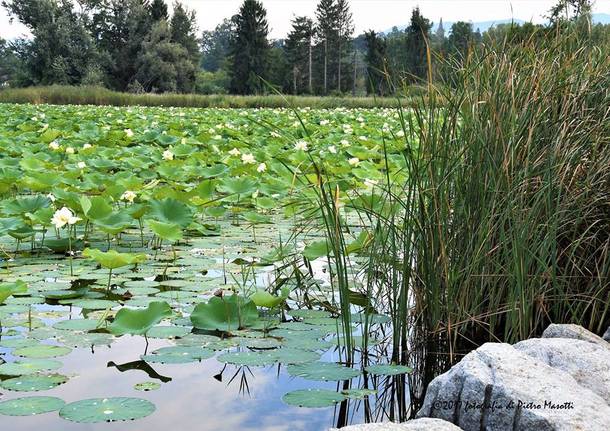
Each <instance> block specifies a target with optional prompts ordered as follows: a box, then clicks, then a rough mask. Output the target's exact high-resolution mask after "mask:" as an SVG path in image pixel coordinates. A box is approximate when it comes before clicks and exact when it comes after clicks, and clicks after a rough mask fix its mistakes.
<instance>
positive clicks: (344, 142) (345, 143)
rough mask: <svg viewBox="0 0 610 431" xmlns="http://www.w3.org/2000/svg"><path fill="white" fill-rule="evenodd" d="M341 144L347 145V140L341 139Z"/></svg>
mask: <svg viewBox="0 0 610 431" xmlns="http://www.w3.org/2000/svg"><path fill="white" fill-rule="evenodd" d="M341 145H342V146H343V147H349V145H350V144H349V141H348V140H347V139H341Z"/></svg>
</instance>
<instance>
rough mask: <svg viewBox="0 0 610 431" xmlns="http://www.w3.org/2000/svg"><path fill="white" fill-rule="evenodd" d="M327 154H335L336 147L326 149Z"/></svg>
mask: <svg viewBox="0 0 610 431" xmlns="http://www.w3.org/2000/svg"><path fill="white" fill-rule="evenodd" d="M328 152H329V153H331V154H337V147H335V146H334V145H331V146H330V147H328Z"/></svg>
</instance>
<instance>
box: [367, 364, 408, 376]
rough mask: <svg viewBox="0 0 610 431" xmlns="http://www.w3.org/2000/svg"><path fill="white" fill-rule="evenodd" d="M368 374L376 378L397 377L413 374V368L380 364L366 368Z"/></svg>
mask: <svg viewBox="0 0 610 431" xmlns="http://www.w3.org/2000/svg"><path fill="white" fill-rule="evenodd" d="M365 370H366V372H367V373H369V374H373V375H376V376H396V375H399V374H408V373H411V372H413V368H411V367H406V366H404V365H392V364H378V365H369V366H368V367H366V368H365Z"/></svg>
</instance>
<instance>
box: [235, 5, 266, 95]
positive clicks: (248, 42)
mask: <svg viewBox="0 0 610 431" xmlns="http://www.w3.org/2000/svg"><path fill="white" fill-rule="evenodd" d="M233 20H234V24H235V29H236V30H235V34H234V36H233V38H232V39H231V43H230V46H231V85H230V90H231V92H232V93H236V94H252V93H260V92H262V90H263V89H264V85H263V83H262V81H261V79H260V78H265V77H266V74H267V67H268V64H267V61H268V54H269V42H268V41H267V35H268V34H269V25H268V24H267V11H266V10H265V8H264V7H263V5H262V3H261V2H259V1H257V0H244V2H243V4H242V6H241V8H240V9H239V14H237V15H236V16H235V17H233Z"/></svg>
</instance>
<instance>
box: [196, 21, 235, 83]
mask: <svg viewBox="0 0 610 431" xmlns="http://www.w3.org/2000/svg"><path fill="white" fill-rule="evenodd" d="M234 33H235V24H234V21H233V20H232V19H228V18H226V19H224V20H223V21H222V22H221V23H220V24H218V25H217V26H216V28H215V29H214V31H204V32H203V34H202V36H201V51H202V58H201V67H203V68H204V69H205V70H207V71H209V72H216V71H218V70H219V69H220V68H222V67H223V66H224V65H225V63H226V60H227V57H228V56H229V54H230V48H231V47H230V43H231V35H233V34H234Z"/></svg>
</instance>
